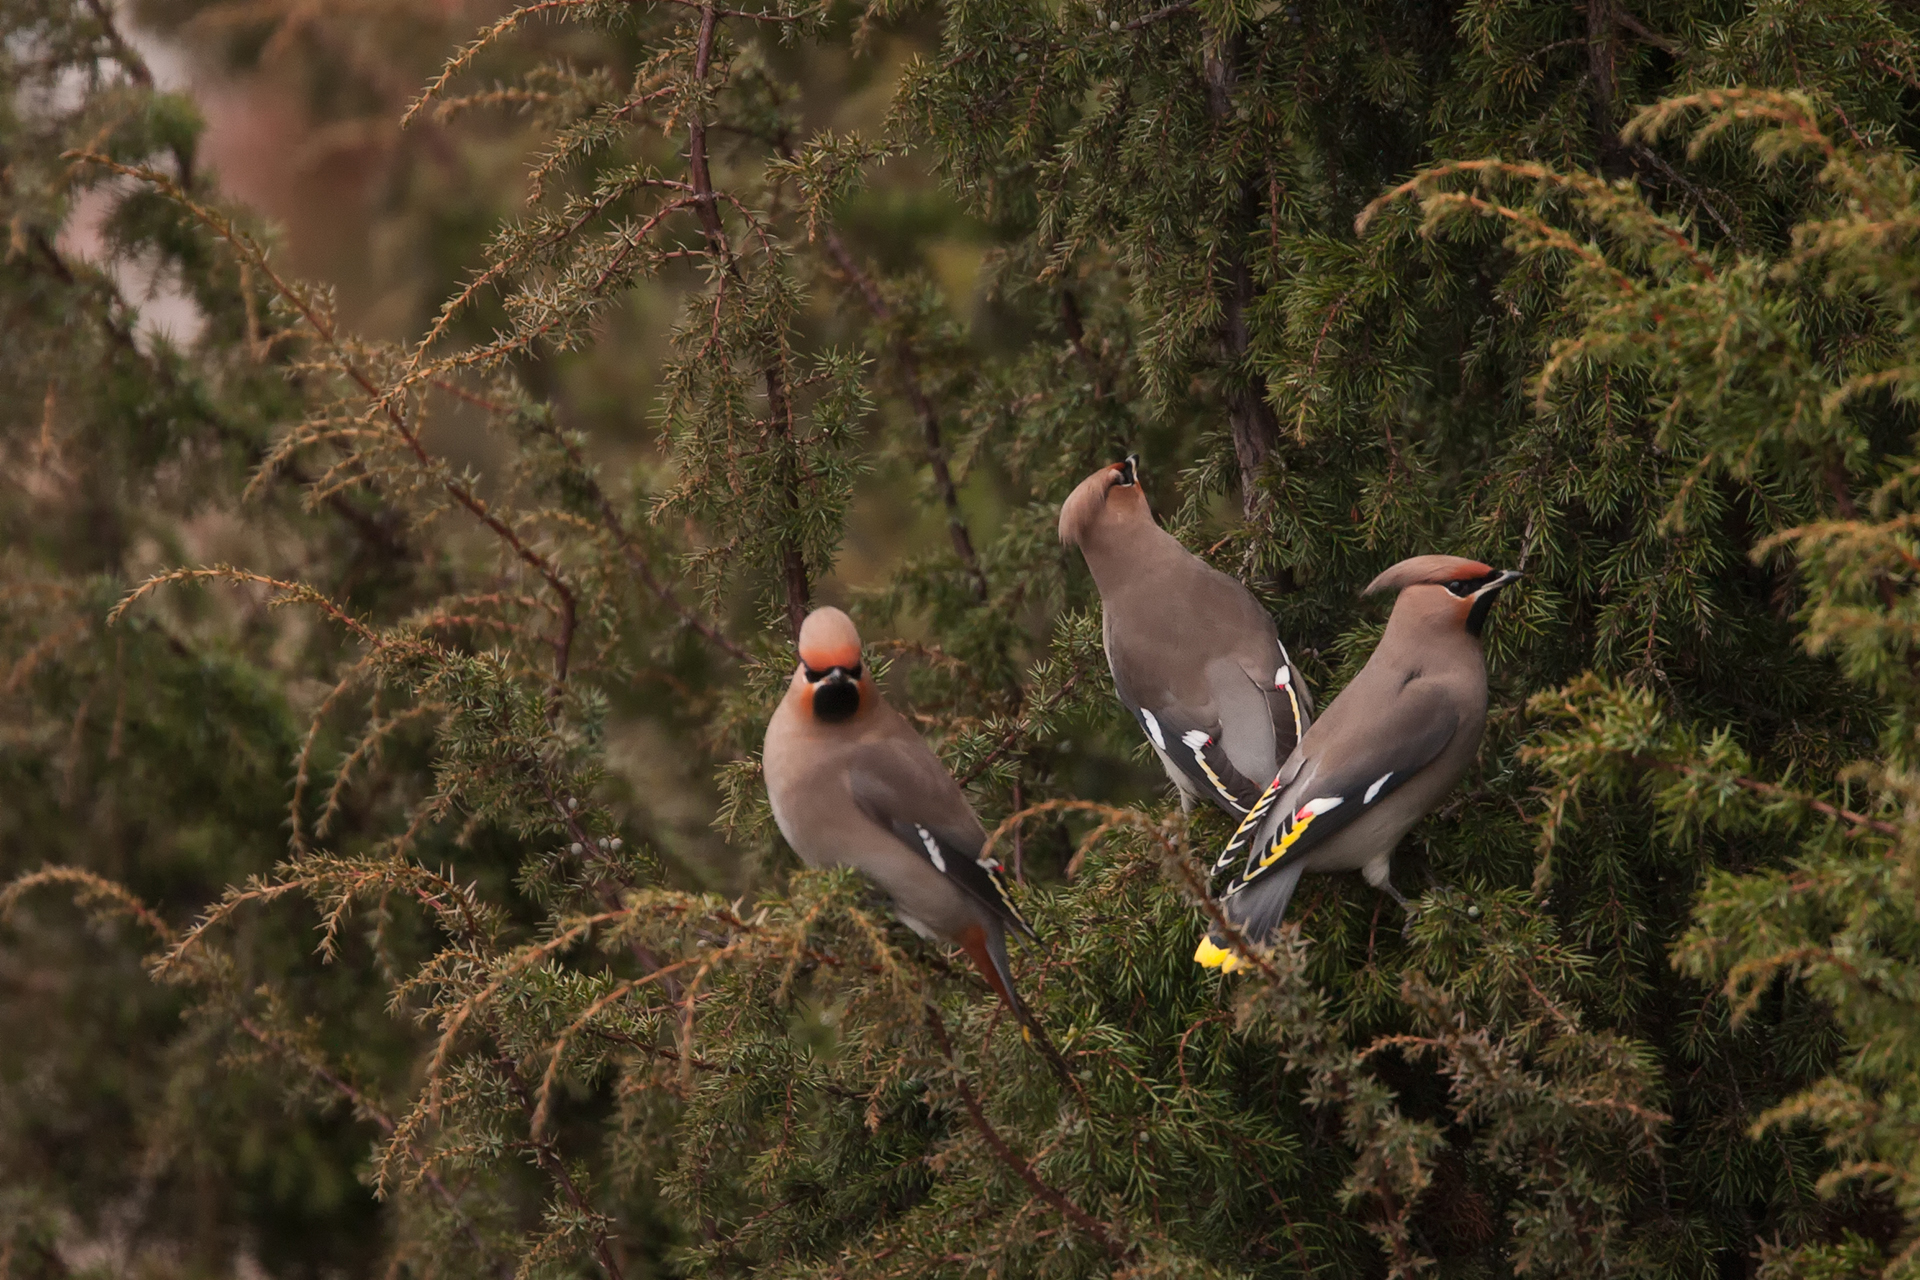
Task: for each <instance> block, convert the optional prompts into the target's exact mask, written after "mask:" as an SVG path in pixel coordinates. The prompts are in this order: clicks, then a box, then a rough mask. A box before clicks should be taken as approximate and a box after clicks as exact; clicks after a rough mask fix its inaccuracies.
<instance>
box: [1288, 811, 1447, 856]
mask: <svg viewBox="0 0 1920 1280" xmlns="http://www.w3.org/2000/svg"><path fill="white" fill-rule="evenodd" d="M1419 817H1420V814H1419V812H1418V811H1415V812H1414V813H1412V814H1407V813H1404V812H1397V811H1396V810H1394V809H1385V808H1382V809H1377V810H1375V811H1374V812H1372V813H1368V814H1363V815H1362V816H1360V817H1359V818H1356V819H1355V820H1354V822H1353V825H1351V826H1349V827H1347V828H1346V829H1345V830H1343V831H1341V832H1339V833H1338V834H1337V835H1335V836H1334V837H1333V838H1332V839H1330V840H1328V841H1327V842H1326V843H1325V844H1323V845H1321V846H1320V847H1319V848H1318V849H1315V850H1314V851H1313V852H1312V853H1309V854H1308V855H1307V867H1306V869H1307V870H1308V871H1314V872H1324V871H1360V870H1362V869H1365V868H1367V867H1369V866H1371V865H1374V864H1379V865H1380V866H1382V867H1384V866H1385V865H1386V863H1387V862H1388V860H1389V859H1391V858H1392V856H1393V850H1394V846H1396V845H1398V844H1399V843H1400V838H1401V837H1402V836H1404V835H1406V834H1407V832H1408V830H1409V829H1410V828H1412V826H1413V824H1414V823H1415V822H1416V821H1418V820H1419Z"/></svg>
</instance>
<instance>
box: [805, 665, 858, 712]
mask: <svg viewBox="0 0 1920 1280" xmlns="http://www.w3.org/2000/svg"><path fill="white" fill-rule="evenodd" d="M859 710H860V685H859V682H857V681H854V680H849V679H847V678H846V677H845V676H843V675H837V674H836V675H832V676H828V677H827V678H826V679H825V680H822V681H821V682H820V683H819V684H817V685H815V686H814V687H813V714H814V718H815V719H817V720H823V721H825V722H826V723H827V724H839V723H840V722H841V721H843V720H851V719H853V716H854V713H855V712H857V711H859Z"/></svg>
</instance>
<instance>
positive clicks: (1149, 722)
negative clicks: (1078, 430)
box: [1060, 458, 1313, 818]
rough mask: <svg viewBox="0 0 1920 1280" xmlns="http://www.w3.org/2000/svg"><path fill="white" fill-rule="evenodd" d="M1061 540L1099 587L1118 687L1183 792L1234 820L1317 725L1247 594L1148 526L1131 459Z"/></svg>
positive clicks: (1071, 501)
mask: <svg viewBox="0 0 1920 1280" xmlns="http://www.w3.org/2000/svg"><path fill="white" fill-rule="evenodd" d="M1060 541H1062V542H1064V543H1068V544H1070V545H1073V546H1078V547H1079V548H1080V553H1081V554H1082V555H1083V556H1085V557H1086V559H1087V568H1088V569H1090V570H1091V571H1092V572H1093V581H1094V585H1095V586H1097V587H1098V588H1099V589H1100V606H1101V615H1102V616H1101V635H1102V638H1103V639H1104V640H1105V642H1106V649H1107V665H1108V666H1109V667H1111V668H1112V669H1113V687H1114V689H1115V691H1116V692H1118V693H1119V695H1120V701H1121V702H1122V703H1124V704H1125V705H1126V708H1127V710H1129V711H1131V712H1132V713H1133V718H1134V719H1135V720H1136V721H1137V722H1138V723H1139V725H1140V728H1141V731H1142V732H1144V733H1145V734H1146V735H1147V741H1148V742H1150V743H1152V744H1153V750H1154V754H1156V755H1158V756H1159V757H1160V764H1161V766H1162V767H1164V768H1165V769H1166V771H1167V776H1168V777H1169V778H1171V779H1173V784H1174V786H1175V787H1177V788H1179V790H1180V806H1181V808H1182V809H1186V810H1191V809H1192V807H1193V801H1194V798H1195V797H1198V798H1200V799H1202V800H1205V801H1207V802H1208V803H1210V804H1213V805H1216V806H1218V807H1219V808H1221V809H1222V810H1224V811H1226V812H1227V813H1229V814H1232V815H1233V816H1234V817H1235V818H1239V817H1241V816H1243V815H1244V814H1246V812H1247V811H1248V810H1249V809H1250V808H1252V807H1253V805H1254V803H1255V802H1256V801H1257V800H1258V799H1259V798H1260V796H1261V794H1262V793H1263V792H1264V791H1265V790H1266V789H1267V784H1268V783H1269V782H1270V781H1271V780H1272V779H1273V776H1274V774H1275V773H1276V772H1277V771H1278V770H1279V767H1280V763H1281V761H1283V760H1285V759H1286V758H1287V755H1288V753H1290V752H1291V751H1292V750H1293V748H1294V744H1295V743H1297V742H1298V741H1299V740H1300V737H1301V735H1302V734H1304V733H1306V731H1307V726H1308V724H1310V723H1311V722H1312V719H1313V700H1312V698H1311V697H1310V696H1309V695H1308V693H1307V686H1306V682H1305V681H1303V680H1301V679H1300V673H1299V670H1298V669H1297V668H1296V667H1295V666H1294V665H1293V659H1292V658H1290V657H1288V656H1287V647H1286V646H1285V645H1284V644H1281V643H1280V637H1279V634H1278V633H1277V632H1276V631H1275V630H1274V626H1273V619H1272V618H1270V617H1268V616H1267V611H1266V610H1265V609H1263V608H1261V607H1260V602H1259V601H1258V600H1255V599H1254V598H1253V593H1252V592H1250V591H1248V590H1247V589H1246V588H1245V587H1244V586H1242V585H1241V584H1240V583H1239V582H1237V581H1235V580H1234V579H1232V578H1230V577H1228V576H1227V575H1226V574H1224V573H1221V572H1220V571H1219V570H1218V569H1215V568H1213V567H1212V566H1211V565H1209V564H1207V563H1206V562H1205V561H1203V560H1201V559H1200V557H1198V556H1196V555H1194V554H1193V553H1192V552H1191V551H1188V550H1187V549H1186V548H1185V547H1183V546H1181V545H1180V542H1179V539H1177V538H1175V537H1174V536H1173V535H1172V534H1170V533H1168V532H1167V531H1166V530H1165V529H1162V528H1161V527H1160V526H1159V525H1157V524H1155V523H1154V520H1153V513H1152V512H1151V511H1149V510H1148V509H1147V499H1146V495H1145V493H1143V492H1142V491H1141V488H1140V471H1139V463H1138V460H1137V459H1135V458H1128V459H1126V460H1125V461H1124V462H1116V463H1114V464H1113V465H1112V466H1107V467H1102V468H1100V470H1098V471H1096V472H1094V473H1093V474H1092V475H1090V476H1088V477H1087V478H1086V479H1085V480H1082V481H1081V482H1080V484H1079V487H1078V488H1076V489H1075V490H1074V491H1073V492H1072V493H1071V494H1069V495H1068V496H1067V500H1066V501H1065V502H1064V503H1062V504H1061V506H1060Z"/></svg>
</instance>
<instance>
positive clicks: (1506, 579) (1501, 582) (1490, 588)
mask: <svg viewBox="0 0 1920 1280" xmlns="http://www.w3.org/2000/svg"><path fill="white" fill-rule="evenodd" d="M1526 576H1527V575H1526V574H1524V573H1522V572H1520V571H1519V570H1518V569H1502V570H1500V576H1499V577H1497V578H1495V579H1494V580H1493V581H1492V582H1489V583H1488V584H1487V585H1486V586H1484V587H1482V588H1480V589H1479V590H1478V591H1476V592H1474V593H1473V594H1474V597H1475V598H1476V599H1478V598H1479V597H1481V596H1485V595H1492V594H1493V593H1494V592H1496V591H1499V590H1502V589H1503V588H1506V587H1510V586H1512V585H1513V584H1514V583H1516V582H1518V581H1520V579H1522V578H1524V577H1526Z"/></svg>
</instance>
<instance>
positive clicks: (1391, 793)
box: [1193, 556, 1520, 972]
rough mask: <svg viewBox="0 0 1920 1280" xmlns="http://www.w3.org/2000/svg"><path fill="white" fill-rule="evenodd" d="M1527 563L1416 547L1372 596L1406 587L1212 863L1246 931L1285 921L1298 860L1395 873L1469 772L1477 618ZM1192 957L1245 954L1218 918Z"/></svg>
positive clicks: (1226, 963)
mask: <svg viewBox="0 0 1920 1280" xmlns="http://www.w3.org/2000/svg"><path fill="white" fill-rule="evenodd" d="M1519 576H1520V575H1519V574H1518V573H1515V572H1513V571H1512V570H1502V569H1493V568H1489V567H1488V566H1486V565H1484V564H1481V563H1480V562H1479V561H1478V560H1463V559H1461V558H1460V557H1458V556H1415V557H1413V558H1412V559H1411V560H1402V561H1401V562H1400V563H1399V564H1396V565H1394V566H1393V568H1391V569H1389V570H1387V571H1386V572H1385V573H1383V574H1381V575H1380V576H1379V577H1377V578H1375V579H1374V580H1373V581H1372V583H1370V584H1369V585H1368V587H1367V590H1366V594H1368V595H1372V594H1373V593H1375V592H1377V591H1398V592H1399V593H1400V595H1399V598H1398V599H1396V600H1395V601H1394V605H1393V613H1392V615H1391V616H1390V617H1389V618H1388V619H1387V630H1386V633H1385V634H1384V635H1382V636H1381V637H1380V644H1379V647H1377V648H1376V649H1374V651H1373V656H1372V657H1370V658H1368V659H1367V665H1366V666H1364V667H1362V668H1361V669H1360V674H1359V675H1357V676H1355V677H1354V678H1353V683H1352V684H1350V685H1348V686H1347V687H1346V688H1345V689H1343V690H1341V691H1340V696H1339V697H1337V698H1335V699H1334V700H1333V704H1332V705H1331V706H1329V707H1328V708H1327V710H1326V714H1325V715H1323V716H1321V717H1320V719H1319V720H1318V721H1317V722H1315V724H1314V726H1313V727H1312V728H1311V729H1309V730H1308V731H1307V734H1306V736H1305V737H1304V738H1302V739H1301V740H1300V745H1299V747H1298V748H1296V749H1295V750H1294V753H1293V755H1292V756H1291V757H1290V758H1289V759H1288V760H1287V762H1286V765H1285V766H1284V767H1283V768H1282V769H1281V770H1280V774H1279V776H1278V777H1276V778H1275V779H1274V780H1273V786H1272V787H1270V788H1269V789H1268V791H1267V793H1266V794H1265V795H1264V796H1262V797H1261V798H1260V801H1259V803H1258V804H1256V805H1255V806H1254V807H1253V810H1252V811H1251V812H1250V813H1248V814H1247V816H1246V819H1245V820H1244V821H1243V822H1242V823H1241V824H1240V830H1238V831H1237V832H1235V833H1234V837H1233V839H1232V840H1231V841H1229V842H1228V843H1227V847H1226V849H1225V851H1224V852H1222V853H1221V855H1220V860H1219V862H1218V863H1216V864H1215V866H1214V873H1215V874H1216V875H1217V874H1219V873H1221V872H1224V871H1228V870H1232V871H1233V876H1232V879H1231V880H1230V881H1229V882H1228V884H1227V887H1226V890H1225V891H1224V892H1223V893H1222V894H1221V895H1220V899H1219V902H1220V907H1221V910H1222V911H1223V913H1224V914H1225V915H1226V917H1227V919H1228V920H1230V921H1231V922H1232V923H1233V924H1234V925H1235V926H1236V927H1238V928H1239V929H1240V930H1241V931H1242V932H1243V933H1244V934H1245V936H1246V938H1247V940H1248V941H1249V942H1253V943H1263V942H1265V941H1267V939H1268V938H1270V937H1271V936H1272V934H1273V931H1274V930H1275V929H1276V928H1278V927H1279V925H1280V919H1281V917H1282V916H1284V915H1285V914H1286V910H1287V902H1288V900H1289V899H1291V898H1292V897H1293V890H1294V886H1295V885H1297V884H1299V882H1300V874H1301V872H1303V871H1358V872H1360V874H1361V875H1363V876H1365V877H1366V878H1367V883H1368V884H1371V885H1373V886H1374V887H1375V888H1377V889H1381V890H1383V891H1384V892H1386V893H1388V894H1390V895H1392V897H1393V899H1394V901H1396V902H1398V903H1399V904H1400V905H1401V906H1403V907H1404V906H1406V905H1407V900H1406V899H1405V898H1404V897H1402V896H1401V895H1400V892H1399V890H1397V889H1395V888H1394V887H1393V882H1392V881H1391V880H1390V879H1389V878H1388V872H1389V870H1390V867H1391V860H1392V857H1393V849H1394V846H1395V845H1396V844H1398V843H1399V842H1400V837H1401V836H1403V835H1405V834H1406V833H1407V829H1408V828H1410V827H1411V826H1413V824H1414V823H1416V822H1418V821H1419V820H1420V819H1421V818H1422V817H1424V816H1426V814H1427V813H1428V812H1430V811H1431V810H1432V809H1433V807H1434V806H1435V805H1437V804H1438V803H1439V802H1440V799H1441V797H1442V796H1444V795H1446V793H1447V792H1448V791H1450V790H1452V788H1453V785H1454V783H1456V782H1458V781H1460V778H1461V775H1463V774H1464V773H1466V771H1467V766H1468V765H1470V764H1472V763H1473V757H1474V753H1475V752H1476V751H1477V750H1479V747H1480V734H1481V731H1482V730H1484V729H1485V728H1486V723H1487V665H1486V659H1485V656H1484V655H1483V654H1482V652H1481V647H1480V630H1481V628H1482V627H1483V626H1484V625H1485V623H1486V619H1487V612H1488V610H1490V609H1491V608H1492V607H1493V600H1494V597H1495V596H1496V595H1498V594H1499V592H1500V590H1501V588H1503V587H1505V586H1506V585H1507V584H1508V583H1510V582H1512V581H1514V580H1515V579H1516V578H1518V577H1519ZM1193 958H1194V959H1195V960H1196V961H1198V962H1199V963H1201V964H1203V965H1206V966H1208V967H1209V968H1213V967H1218V968H1220V969H1222V970H1225V971H1227V972H1231V971H1232V970H1234V969H1236V968H1238V967H1240V965H1241V964H1242V963H1244V962H1243V961H1242V960H1241V959H1240V957H1239V956H1238V955H1236V954H1235V953H1233V952H1230V951H1228V950H1227V949H1226V939H1224V938H1222V937H1219V936H1218V929H1217V928H1216V929H1214V930H1213V931H1212V932H1211V933H1210V935H1209V936H1208V937H1205V938H1202V939H1201V940H1200V947H1199V949H1198V950H1197V951H1195V952H1194V956H1193Z"/></svg>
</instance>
